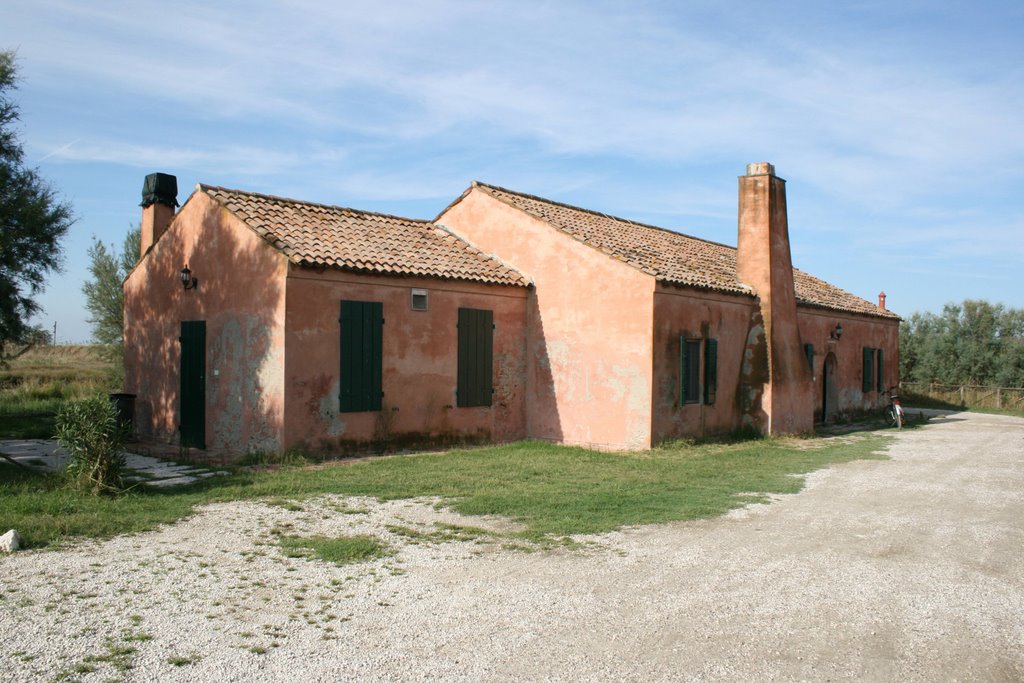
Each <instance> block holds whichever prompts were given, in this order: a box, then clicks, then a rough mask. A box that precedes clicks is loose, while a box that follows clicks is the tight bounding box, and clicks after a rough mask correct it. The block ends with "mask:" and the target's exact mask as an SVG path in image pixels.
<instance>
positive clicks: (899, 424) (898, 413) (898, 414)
mask: <svg viewBox="0 0 1024 683" xmlns="http://www.w3.org/2000/svg"><path fill="white" fill-rule="evenodd" d="M892 412H893V417H894V419H895V421H896V429H903V411H902V410H896V409H895V408H894V409H893V411H892Z"/></svg>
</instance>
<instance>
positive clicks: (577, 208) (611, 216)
mask: <svg viewBox="0 0 1024 683" xmlns="http://www.w3.org/2000/svg"><path fill="white" fill-rule="evenodd" d="M473 186H474V187H485V188H487V189H491V190H498V191H499V192H507V193H508V194H514V195H516V196H519V197H525V198H526V199H533V200H535V201H539V202H544V203H545V204H553V205H555V206H561V207H563V208H566V209H572V210H573V211H582V212H583V213H588V214H590V215H592V216H600V217H602V218H608V219H610V220H613V221H620V222H622V223H628V224H630V225H635V226H637V227H640V228H647V229H649V230H658V231H659V232H665V233H668V234H670V235H677V236H679V237H686V238H688V239H691V240H697V241H699V242H704V243H706V244H714V245H715V246H717V247H725V248H726V249H730V250H732V251H736V247H730V246H729V245H728V244H723V243H721V242H716V241H714V240H709V239H707V238H704V237H696V236H694V235H688V234H686V233H685V232H679V231H678V230H672V229H671V228H663V227H661V226H660V225H652V224H650V223H643V222H641V221H635V220H633V219H631V218H623V217H621V216H616V215H614V214H610V213H604V212H602V211H595V210H593V209H588V208H585V207H582V206H576V205H575V204H568V203H566V202H559V201H556V200H554V199H548V198H547V197H541V196H539V195H535V194H529V193H528V192H518V191H516V190H510V189H508V188H507V187H502V186H500V185H491V184H490V183H484V182H480V181H479V180H474V181H473ZM545 222H548V223H550V221H548V220H546V219H545Z"/></svg>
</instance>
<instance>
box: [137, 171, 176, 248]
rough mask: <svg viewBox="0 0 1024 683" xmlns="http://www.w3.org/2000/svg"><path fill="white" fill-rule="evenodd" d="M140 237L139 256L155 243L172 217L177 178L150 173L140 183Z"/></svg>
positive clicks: (164, 174)
mask: <svg viewBox="0 0 1024 683" xmlns="http://www.w3.org/2000/svg"><path fill="white" fill-rule="evenodd" d="M139 206H141V207H142V239H141V241H140V244H139V257H140V258H141V257H142V256H145V255H146V252H147V251H149V248H150V247H152V246H153V245H154V244H156V241H157V240H158V239H160V236H161V235H163V234H164V231H166V230H167V226H169V225H170V224H171V220H172V219H173V218H174V207H176V206H178V179H177V178H176V177H174V176H172V175H170V174H167V173H150V174H149V175H147V176H146V182H145V183H144V184H143V185H142V203H141V204H140V205H139Z"/></svg>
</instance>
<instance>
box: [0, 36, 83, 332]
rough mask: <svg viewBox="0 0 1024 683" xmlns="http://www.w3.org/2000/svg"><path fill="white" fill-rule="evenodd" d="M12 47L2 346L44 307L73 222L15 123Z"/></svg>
mask: <svg viewBox="0 0 1024 683" xmlns="http://www.w3.org/2000/svg"><path fill="white" fill-rule="evenodd" d="M16 82H17V69H16V65H15V61H14V53H13V52H0V348H3V346H4V345H5V344H6V343H7V342H12V341H19V340H22V339H24V338H25V335H26V334H27V331H28V327H27V324H26V320H28V318H29V317H30V316H31V315H32V314H33V313H35V312H37V311H38V310H39V305H38V304H37V303H36V301H35V300H34V298H33V297H34V296H35V295H36V294H38V293H39V290H40V289H41V288H42V286H43V279H44V277H45V276H46V275H47V274H48V273H49V272H51V271H59V270H60V266H61V260H62V258H61V250H60V244H59V242H60V240H61V238H62V237H64V235H65V234H66V233H67V231H68V228H70V227H71V224H72V223H73V222H74V219H73V217H72V213H71V207H70V205H68V204H66V203H63V202H61V201H59V200H58V199H57V195H56V193H55V192H54V190H53V189H52V188H51V187H50V186H49V184H47V183H46V182H45V181H44V180H43V179H42V178H41V177H40V176H39V173H38V171H36V170H35V169H31V168H26V167H25V165H24V156H25V155H24V151H23V150H22V148H21V143H20V142H19V140H18V136H17V134H16V133H15V131H14V129H13V125H14V123H15V122H16V121H17V120H18V117H19V112H18V106H17V105H16V104H15V103H14V101H13V100H12V99H11V98H10V94H9V93H10V91H12V90H14V89H15V87H16Z"/></svg>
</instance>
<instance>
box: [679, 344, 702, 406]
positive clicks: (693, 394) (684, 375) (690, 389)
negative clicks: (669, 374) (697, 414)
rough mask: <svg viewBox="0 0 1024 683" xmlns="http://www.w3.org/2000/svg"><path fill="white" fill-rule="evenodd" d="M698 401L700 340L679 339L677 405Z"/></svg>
mask: <svg viewBox="0 0 1024 683" xmlns="http://www.w3.org/2000/svg"><path fill="white" fill-rule="evenodd" d="M699 401H700V340H699V339H686V338H685V337H680V338H679V403H680V404H684V403H698V402H699Z"/></svg>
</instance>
